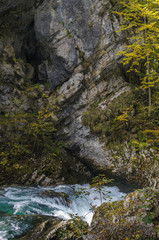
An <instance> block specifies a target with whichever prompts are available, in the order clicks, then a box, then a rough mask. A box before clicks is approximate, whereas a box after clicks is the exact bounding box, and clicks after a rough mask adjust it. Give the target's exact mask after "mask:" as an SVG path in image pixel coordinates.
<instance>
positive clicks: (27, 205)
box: [0, 184, 125, 240]
mask: <svg viewBox="0 0 159 240" xmlns="http://www.w3.org/2000/svg"><path fill="white" fill-rule="evenodd" d="M81 188H84V191H86V192H87V191H88V192H89V195H87V196H86V195H83V194H80V195H79V196H78V197H77V196H76V194H75V193H76V192H78V191H81V190H79V189H81ZM47 190H52V191H54V192H64V193H66V194H67V195H69V203H68V202H67V201H66V200H65V199H64V198H62V197H53V198H51V197H46V196H45V197H44V196H42V195H41V193H42V192H44V191H47ZM102 191H104V192H105V193H106V195H105V197H106V199H104V198H105V197H104V196H103V197H104V198H103V199H102V202H106V201H117V200H120V199H121V198H122V197H123V196H125V193H123V192H120V190H119V188H118V187H116V186H113V187H108V186H104V187H103V188H102ZM108 192H109V193H108ZM108 195H109V197H107V196H108ZM100 204H101V199H100V196H99V193H98V192H97V191H96V189H92V188H90V186H89V184H84V185H78V184H76V185H60V186H56V187H47V188H44V187H8V188H4V189H1V190H0V240H11V239H13V238H14V237H15V236H16V235H20V234H22V233H23V232H25V231H26V230H27V229H28V228H29V227H30V226H31V224H32V223H33V222H34V216H36V215H42V216H55V217H59V218H61V219H65V220H67V219H70V218H71V214H77V215H78V216H81V217H82V218H83V219H84V220H85V221H87V222H88V224H90V223H91V220H92V217H93V212H92V211H91V210H90V208H91V206H92V205H95V206H99V205H100ZM24 216H25V217H24ZM26 216H28V218H27V217H26Z"/></svg>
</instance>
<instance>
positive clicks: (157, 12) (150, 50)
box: [115, 0, 159, 116]
mask: <svg viewBox="0 0 159 240" xmlns="http://www.w3.org/2000/svg"><path fill="white" fill-rule="evenodd" d="M120 4H121V8H120V11H118V12H115V13H116V14H118V15H119V16H121V17H122V25H121V27H120V31H127V32H128V34H129V38H128V44H127V45H126V46H125V49H124V50H123V51H119V52H118V54H119V55H120V54H122V55H123V59H122V63H123V64H124V65H129V70H128V72H131V71H134V72H136V73H137V74H138V75H139V77H140V80H141V87H142V88H146V89H148V96H149V97H148V98H149V99H148V102H149V104H148V116H150V113H151V107H152V106H151V105H152V103H151V101H152V97H151V88H153V87H154V86H155V84H157V83H158V82H159V77H158V66H159V0H124V1H123V0H120ZM141 66H144V71H143V68H142V67H141Z"/></svg>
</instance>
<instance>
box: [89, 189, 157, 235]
mask: <svg viewBox="0 0 159 240" xmlns="http://www.w3.org/2000/svg"><path fill="white" fill-rule="evenodd" d="M158 219H159V191H158V190H154V189H151V188H147V189H143V190H137V191H135V192H132V193H130V194H128V195H127V196H126V197H125V199H124V200H121V201H118V202H112V203H110V202H109V203H103V204H102V205H101V206H100V207H99V208H97V211H96V213H95V215H94V217H93V220H92V225H91V230H90V234H89V235H90V236H91V237H92V239H103V240H106V239H109V240H128V239H130V240H132V239H136V240H137V239H143V240H146V239H147V240H148V239H154V240H155V239H156V240H157V239H158V237H157V236H159V235H157V234H159V231H158V230H157V229H158V227H159V220H158Z"/></svg>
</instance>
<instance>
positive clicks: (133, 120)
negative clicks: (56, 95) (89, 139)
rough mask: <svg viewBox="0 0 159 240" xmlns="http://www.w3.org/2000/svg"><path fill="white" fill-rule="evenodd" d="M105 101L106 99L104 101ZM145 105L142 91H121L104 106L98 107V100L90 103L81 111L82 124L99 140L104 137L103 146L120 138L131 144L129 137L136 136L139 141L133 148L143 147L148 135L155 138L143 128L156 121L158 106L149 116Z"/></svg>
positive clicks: (157, 120)
mask: <svg viewBox="0 0 159 240" xmlns="http://www.w3.org/2000/svg"><path fill="white" fill-rule="evenodd" d="M141 94H142V95H141ZM108 100H109V99H108ZM108 100H107V99H106V101H108ZM103 102H104V101H103ZM146 104H147V102H146V101H145V94H143V91H142V90H137V91H136V90H132V91H131V92H130V91H129V92H125V93H122V94H121V95H120V96H119V97H117V98H116V99H114V100H112V101H111V103H110V104H108V105H107V107H106V108H104V109H102V108H101V107H100V102H98V103H95V104H93V105H92V106H91V107H90V109H89V110H88V111H87V112H86V113H84V114H83V119H82V123H83V124H84V125H87V126H89V127H90V129H91V131H92V132H93V133H94V134H96V135H97V136H99V137H100V139H101V140H102V141H105V139H107V143H106V145H109V144H111V143H112V142H113V144H114V142H116V143H119V142H121V143H122V142H124V141H127V142H129V143H130V144H131V143H132V144H133V140H134V139H136V140H137V141H138V142H139V143H141V144H138V146H136V147H137V148H138V147H140V148H142V147H143V148H144V147H146V145H145V144H144V142H146V141H147V139H148V138H150V137H151V138H152V139H155V136H154V135H153V132H152V134H151V133H149V136H148V134H145V133H144V131H145V130H146V129H154V128H157V125H156V124H158V123H159V117H158V115H157V111H158V107H157V109H156V110H154V113H153V115H152V116H151V117H148V116H147V112H146V111H147V107H146ZM124 114H125V116H126V118H125V119H124ZM142 142H143V144H142ZM156 146H157V145H156Z"/></svg>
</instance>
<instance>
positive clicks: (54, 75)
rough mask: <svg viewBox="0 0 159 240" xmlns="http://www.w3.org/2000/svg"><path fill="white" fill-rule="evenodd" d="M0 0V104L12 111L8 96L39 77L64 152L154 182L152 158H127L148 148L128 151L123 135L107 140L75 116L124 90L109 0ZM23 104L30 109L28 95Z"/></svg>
mask: <svg viewBox="0 0 159 240" xmlns="http://www.w3.org/2000/svg"><path fill="white" fill-rule="evenodd" d="M1 2H2V4H1V5H0V32H1V37H0V54H1V62H0V75H1V84H0V111H1V112H2V113H4V114H5V113H7V112H9V111H10V110H12V111H14V108H15V105H14V104H13V102H12V98H13V97H16V98H21V90H22V88H23V85H25V84H26V83H27V84H31V83H33V82H34V83H35V82H36V83H39V84H46V83H47V84H49V85H50V89H51V91H52V93H49V94H52V95H50V96H51V99H52V98H54V100H55V101H54V102H55V103H56V104H59V106H60V109H61V112H60V114H59V116H58V120H59V121H58V124H57V129H58V131H57V137H58V138H59V139H62V140H64V141H65V142H66V143H67V147H66V149H67V151H68V152H69V154H73V155H74V156H75V157H78V158H79V159H80V161H82V162H83V163H84V164H85V165H86V166H87V167H89V168H90V169H91V170H92V171H95V172H96V171H99V170H102V171H103V170H104V171H105V170H107V171H108V173H110V174H114V175H116V176H120V177H124V178H127V179H129V180H130V179H131V177H132V176H134V173H135V174H136V176H141V174H142V173H143V176H144V178H146V179H147V181H148V183H149V184H151V185H153V184H156V180H155V179H156V177H155V176H158V175H159V174H158V170H157V169H158V168H156V167H155V165H153V166H150V167H149V166H148V167H147V169H146V170H145V169H141V170H139V169H138V168H137V167H136V166H134V164H133V162H132V161H131V159H133V158H135V157H137V159H142V158H143V156H144V159H146V161H147V162H148V161H149V160H150V159H153V156H154V153H153V152H145V153H143V152H141V153H137V154H138V155H137V156H136V152H135V151H134V149H133V148H132V147H131V146H129V145H128V143H127V140H125V142H124V144H123V146H122V149H121V147H120V146H113V147H112V148H110V147H109V148H108V147H107V145H106V144H105V142H103V141H102V139H101V138H102V137H103V135H102V133H101V135H100V136H99V135H97V134H95V133H93V132H92V131H91V130H90V128H89V127H88V126H86V125H84V124H83V121H82V118H83V116H84V114H85V112H87V111H88V109H89V108H90V106H91V107H92V106H94V104H95V105H96V106H97V105H98V107H97V112H96V114H97V115H98V113H99V111H98V110H99V109H102V110H105V109H106V108H107V107H108V106H110V104H111V103H112V102H113V101H114V99H117V101H118V98H119V97H120V96H121V95H123V94H128V95H131V89H130V86H128V81H129V79H128V76H127V74H126V71H125V70H124V69H123V68H122V67H121V64H120V58H121V57H120V56H118V55H116V54H117V52H118V51H119V50H121V49H123V47H124V45H125V41H126V35H124V34H123V33H121V32H118V30H119V25H120V19H118V18H117V17H116V16H115V15H114V13H113V12H112V10H113V5H112V2H113V1H110V0H80V1H79V0H69V1H68V0H37V1H36V0H35V1H25V0H18V1H17V0H16V1H15V0H14V1H9V0H7V1H1ZM21 60H22V61H21ZM129 93H130V94H129ZM125 98H127V95H126V96H125ZM37 102H38V101H37ZM121 104H122V103H121ZM23 107H24V109H25V111H28V110H29V109H30V106H29V101H28V99H25V101H24V106H23ZM103 121H105V120H103ZM112 145H113V143H112ZM143 154H144V155H143ZM141 171H142V173H141ZM154 172H155V173H154ZM144 178H143V179H144Z"/></svg>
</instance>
